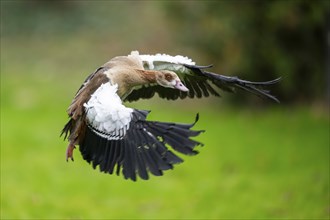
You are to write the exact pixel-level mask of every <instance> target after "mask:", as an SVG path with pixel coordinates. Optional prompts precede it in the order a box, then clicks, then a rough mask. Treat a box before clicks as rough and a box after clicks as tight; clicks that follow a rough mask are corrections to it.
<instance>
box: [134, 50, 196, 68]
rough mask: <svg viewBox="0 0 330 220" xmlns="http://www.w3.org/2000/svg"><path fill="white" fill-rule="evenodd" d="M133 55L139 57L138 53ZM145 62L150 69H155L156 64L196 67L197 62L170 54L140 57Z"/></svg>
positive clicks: (135, 52)
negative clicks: (165, 63) (167, 63)
mask: <svg viewBox="0 0 330 220" xmlns="http://www.w3.org/2000/svg"><path fill="white" fill-rule="evenodd" d="M131 55H133V56H136V55H139V52H138V51H132V52H131ZM139 57H140V58H141V60H142V61H143V62H146V63H148V65H149V68H150V69H154V62H157V61H158V62H169V63H173V64H188V65H195V62H193V61H192V59H190V58H188V57H184V56H181V55H176V56H171V55H168V54H160V53H158V54H156V55H139Z"/></svg>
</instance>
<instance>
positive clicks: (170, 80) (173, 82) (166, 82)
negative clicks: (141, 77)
mask: <svg viewBox="0 0 330 220" xmlns="http://www.w3.org/2000/svg"><path fill="white" fill-rule="evenodd" d="M156 82H157V84H158V85H160V86H163V87H166V88H172V89H178V90H180V91H183V92H188V91H189V89H188V88H187V87H186V86H185V85H184V84H183V83H182V82H181V80H180V78H179V77H178V75H177V74H176V73H175V72H173V71H169V70H160V71H157V73H156Z"/></svg>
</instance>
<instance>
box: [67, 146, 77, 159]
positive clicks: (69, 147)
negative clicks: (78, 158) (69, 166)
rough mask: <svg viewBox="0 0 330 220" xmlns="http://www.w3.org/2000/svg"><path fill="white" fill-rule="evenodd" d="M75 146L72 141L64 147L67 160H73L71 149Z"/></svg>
mask: <svg viewBox="0 0 330 220" xmlns="http://www.w3.org/2000/svg"><path fill="white" fill-rule="evenodd" d="M75 148H76V147H75V146H74V145H73V144H72V143H70V144H69V145H68V148H67V149H66V161H68V160H69V159H71V160H72V161H73V150H74V149H75Z"/></svg>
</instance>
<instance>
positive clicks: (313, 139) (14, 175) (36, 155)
mask: <svg viewBox="0 0 330 220" xmlns="http://www.w3.org/2000/svg"><path fill="white" fill-rule="evenodd" d="M82 78H84V76H83V77H82ZM81 80H82V79H81ZM79 83H80V81H79V79H77V78H72V79H68V80H65V81H64V80H63V79H62V78H61V77H50V78H47V77H46V78H41V77H35V76H33V77H31V76H28V74H22V75H11V76H10V75H2V76H1V216H0V218H1V219H96V218H98V219H119V218H126V219H132V218H140V219H155V218H162V219H173V218H175V219H178V218H189V219H220V218H223V219H229V218H231V219H233V218H246V219H257V218H263V219H264V218H275V219H281V218H282V219H320V218H324V219H328V218H329V214H330V205H329V117H328V115H327V114H326V113H324V112H323V111H322V110H317V109H314V108H310V107H287V106H284V105H277V104H276V105H275V107H266V108H263V109H262V110H260V109H257V108H250V109H249V108H247V107H246V108H244V109H242V108H240V107H237V106H232V107H229V106H230V104H229V103H226V102H224V101H223V100H218V99H215V100H214V101H215V102H216V103H215V104H214V105H210V104H209V103H205V101H197V100H195V101H194V102H192V101H188V102H166V101H160V100H157V99H155V100H154V101H152V102H147V101H143V102H137V103H133V104H132V105H133V106H135V107H138V108H142V109H151V110H152V112H151V114H150V119H153V120H162V121H181V122H192V121H193V120H194V117H195V113H197V112H199V113H200V121H199V122H198V123H197V125H196V129H205V130H206V132H205V133H203V134H201V135H200V136H199V137H197V139H198V140H199V141H201V142H203V143H204V144H205V146H204V147H199V149H198V150H199V151H200V154H199V155H197V156H193V157H186V156H185V157H183V158H184V160H185V162H184V163H182V164H180V165H177V166H176V167H175V169H174V170H172V171H167V172H165V175H164V176H162V177H152V178H151V179H150V180H149V181H142V180H138V181H137V182H132V181H127V180H124V179H123V178H122V176H115V175H113V176H110V175H106V174H102V173H99V172H98V171H97V170H93V169H92V167H91V166H90V165H88V164H87V163H86V162H85V161H83V160H82V158H81V156H80V154H79V152H78V150H76V151H75V161H74V162H66V161H65V149H66V145H67V143H66V142H64V141H63V140H62V139H61V138H59V134H60V130H61V129H62V126H63V125H64V123H65V122H66V120H67V116H66V113H65V110H66V108H67V106H68V104H69V103H70V101H71V98H72V96H73V94H74V92H75V90H76V88H78V86H79ZM270 106H271V105H270Z"/></svg>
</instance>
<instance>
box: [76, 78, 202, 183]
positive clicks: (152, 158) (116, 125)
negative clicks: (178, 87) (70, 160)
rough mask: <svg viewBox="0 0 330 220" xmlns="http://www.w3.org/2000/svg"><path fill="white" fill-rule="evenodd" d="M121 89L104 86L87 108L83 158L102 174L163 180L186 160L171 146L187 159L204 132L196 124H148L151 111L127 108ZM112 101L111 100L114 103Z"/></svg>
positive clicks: (94, 95) (153, 122)
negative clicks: (154, 177) (196, 127)
mask: <svg viewBox="0 0 330 220" xmlns="http://www.w3.org/2000/svg"><path fill="white" fill-rule="evenodd" d="M116 91H117V87H116V86H111V85H110V84H109V83H107V84H102V85H101V86H100V88H99V89H97V90H96V92H95V93H94V94H93V95H92V97H91V99H90V100H89V101H88V102H87V103H85V104H84V107H85V111H86V123H87V129H86V134H85V138H84V139H83V140H82V141H81V142H80V143H79V150H80V152H81V154H82V156H83V158H84V159H85V160H86V161H87V162H89V163H91V164H92V166H93V167H94V168H96V167H99V169H100V171H101V172H105V173H109V174H112V173H114V172H116V173H117V175H119V173H120V172H122V174H123V175H124V178H125V179H131V180H133V181H135V180H136V179H137V176H140V177H141V178H142V179H148V178H149V173H151V174H153V175H156V176H160V175H162V174H163V171H164V170H168V169H172V168H173V165H174V164H176V163H180V162H182V161H183V160H182V159H181V158H180V157H178V156H177V155H175V154H174V153H172V151H170V150H169V149H168V147H167V146H171V147H172V148H173V149H174V150H175V151H178V152H180V153H183V154H187V155H194V154H196V153H197V151H195V150H194V148H195V147H196V146H197V145H200V144H201V143H199V142H197V141H194V140H192V139H190V138H191V137H194V136H197V135H198V134H200V132H201V131H194V130H191V128H192V127H193V125H194V124H195V123H196V121H197V120H198V117H196V121H195V123H192V124H181V123H168V122H157V121H148V120H146V117H147V115H148V113H149V112H148V111H141V110H137V109H132V108H127V107H125V106H124V105H122V102H121V100H120V98H119V96H118V95H117V94H116ZM110 98H111V99H110Z"/></svg>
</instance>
